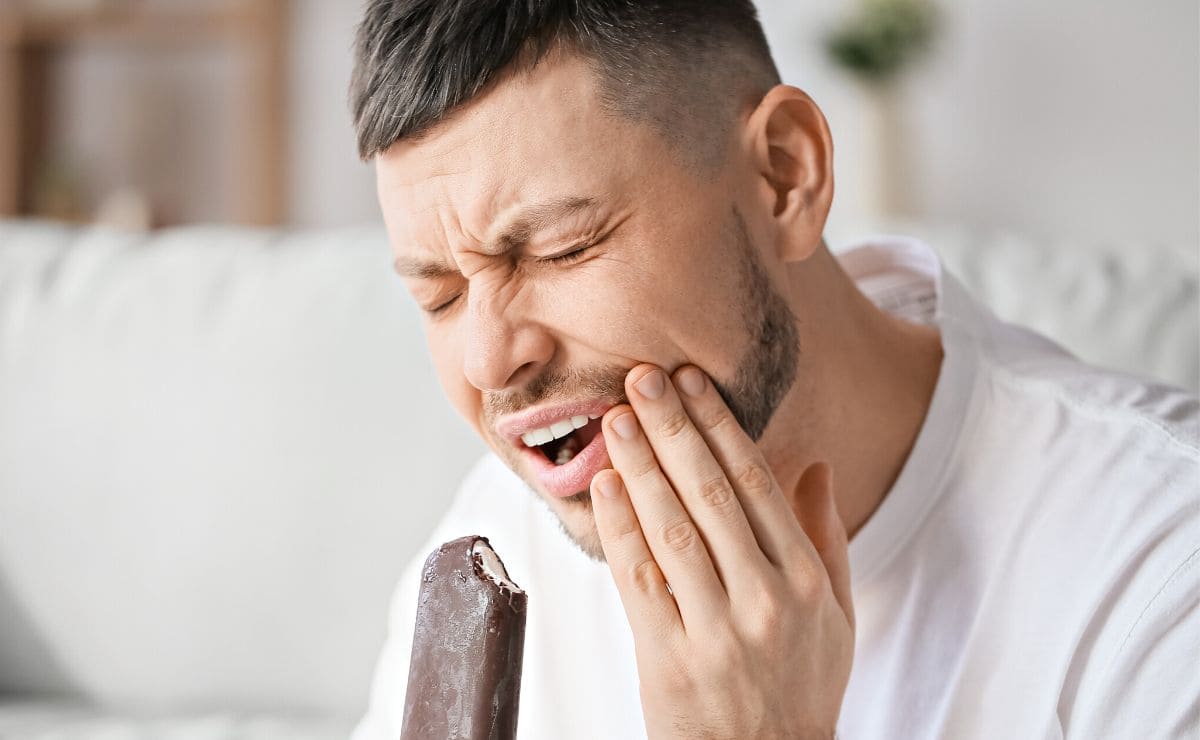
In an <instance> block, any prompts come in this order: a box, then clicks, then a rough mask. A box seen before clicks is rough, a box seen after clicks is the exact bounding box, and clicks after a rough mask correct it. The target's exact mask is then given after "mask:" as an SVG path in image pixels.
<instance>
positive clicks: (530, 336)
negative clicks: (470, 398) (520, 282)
mask: <svg viewBox="0 0 1200 740" xmlns="http://www.w3.org/2000/svg"><path fill="white" fill-rule="evenodd" d="M466 324H467V325H466V333H467V336H466V348H465V350H464V352H463V373H464V374H465V375H466V377H467V380H468V381H469V382H470V383H471V385H473V386H475V387H476V388H478V389H479V390H481V391H503V390H506V389H510V388H512V387H513V386H516V385H521V384H523V383H525V382H526V381H527V380H529V379H530V378H532V377H534V376H536V375H537V373H538V372H540V368H542V367H544V366H545V365H546V364H547V363H548V362H549V361H550V359H551V357H553V355H554V340H553V338H552V337H551V336H550V335H549V333H548V332H547V331H546V329H545V328H544V327H542V326H540V325H539V324H538V323H537V322H533V321H529V320H528V319H525V318H522V317H520V316H517V315H516V314H515V311H513V310H511V308H510V307H509V306H506V305H505V302H504V301H501V300H498V299H497V298H496V297H495V296H488V295H481V294H480V292H479V291H476V292H474V293H470V292H469V293H468V298H467V321H466Z"/></svg>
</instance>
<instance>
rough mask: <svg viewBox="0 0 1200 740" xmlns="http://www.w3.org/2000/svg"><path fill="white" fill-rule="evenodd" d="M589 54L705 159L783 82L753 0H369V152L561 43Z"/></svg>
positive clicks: (692, 155)
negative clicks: (740, 116) (738, 121)
mask: <svg viewBox="0 0 1200 740" xmlns="http://www.w3.org/2000/svg"><path fill="white" fill-rule="evenodd" d="M555 49H562V50H564V51H567V52H570V53H576V54H579V55H580V56H581V57H583V58H584V59H586V60H587V61H588V62H590V63H591V66H592V68H593V70H594V71H595V72H596V73H597V77H598V80H599V82H600V91H601V96H602V102H603V103H604V105H605V106H606V108H608V109H610V110H612V111H613V112H616V113H620V114H623V115H625V116H627V117H630V118H632V119H635V120H640V121H645V122H647V123H649V124H650V125H652V126H654V127H655V128H656V129H657V130H658V131H659V132H660V133H662V134H664V135H665V136H666V138H667V140H668V142H670V143H672V144H674V145H676V149H678V150H679V151H680V152H681V153H684V154H686V155H687V156H688V158H689V159H691V160H693V162H695V161H696V160H699V161H711V159H712V157H713V155H714V154H716V152H717V151H723V144H724V136H725V134H726V133H727V132H728V131H729V127H730V126H731V124H732V122H733V120H734V119H735V118H736V116H737V115H738V113H739V112H740V111H741V110H742V109H743V108H744V107H745V106H746V105H753V104H757V102H758V101H759V100H761V99H762V96H763V95H764V94H765V93H766V92H767V90H769V89H770V88H771V87H773V86H774V85H776V84H778V83H779V72H778V71H777V70H776V68H775V63H774V61H772V59H771V52H770V49H769V48H768V46H767V40H766V37H765V36H764V35H763V30H762V26H761V24H760V23H759V21H758V14H757V12H756V10H755V8H754V4H753V2H751V0H368V2H367V5H366V13H365V16H364V18H363V20H362V22H361V24H360V25H359V27H358V33H357V38H356V40H355V65H354V74H353V77H352V79H351V83H350V107H351V111H352V113H353V115H354V127H355V131H356V134H357V137H358V153H359V156H360V157H362V159H363V160H369V159H371V158H373V157H374V156H375V155H376V154H379V153H381V152H383V151H384V150H386V149H387V148H388V147H390V146H391V145H392V144H394V143H395V142H397V141H400V140H401V139H416V138H419V137H420V136H421V134H423V133H424V132H426V131H428V130H429V129H430V128H431V127H432V126H434V125H435V124H436V123H437V122H438V121H440V120H442V119H444V118H445V117H446V116H448V115H449V114H451V113H452V112H453V111H454V109H455V108H457V107H458V106H460V105H462V104H463V103H466V102H467V101H469V100H470V99H472V98H473V97H475V96H476V95H478V94H479V93H480V92H481V91H483V90H484V89H485V88H486V87H487V85H488V84H489V82H491V81H493V80H495V79H496V78H497V75H498V74H499V73H501V72H502V71H503V70H505V69H506V68H508V67H509V66H510V65H513V66H514V68H522V69H532V68H533V67H534V66H536V65H537V64H538V62H539V61H541V60H542V59H543V58H545V57H546V55H547V54H549V53H550V52H551V51H552V50H555Z"/></svg>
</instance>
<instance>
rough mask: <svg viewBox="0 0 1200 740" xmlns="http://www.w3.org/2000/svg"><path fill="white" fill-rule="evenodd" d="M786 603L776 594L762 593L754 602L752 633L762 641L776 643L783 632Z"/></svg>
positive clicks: (756, 638) (754, 637)
mask: <svg viewBox="0 0 1200 740" xmlns="http://www.w3.org/2000/svg"><path fill="white" fill-rule="evenodd" d="M785 611H786V610H785V609H784V603H783V600H782V599H781V598H780V597H779V596H778V595H776V594H773V593H765V594H762V595H761V596H760V597H759V598H758V599H757V600H756V601H755V604H754V609H753V612H752V614H751V621H750V634H751V636H752V637H753V639H755V640H756V641H758V642H760V643H767V644H771V643H774V642H775V641H776V640H777V639H778V637H779V635H780V633H781V632H782V630H783V628H784V625H785V622H786V615H785Z"/></svg>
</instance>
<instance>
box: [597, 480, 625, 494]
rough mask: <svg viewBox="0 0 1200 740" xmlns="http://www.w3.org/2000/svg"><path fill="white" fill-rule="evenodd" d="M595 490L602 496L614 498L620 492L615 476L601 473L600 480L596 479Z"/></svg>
mask: <svg viewBox="0 0 1200 740" xmlns="http://www.w3.org/2000/svg"><path fill="white" fill-rule="evenodd" d="M596 492H597V493H599V494H600V495H601V496H603V497H604V498H616V497H617V494H618V493H620V492H621V489H620V486H619V485H618V484H617V476H615V475H603V476H601V477H600V480H598V481H596Z"/></svg>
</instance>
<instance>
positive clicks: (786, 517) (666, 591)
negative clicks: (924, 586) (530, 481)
mask: <svg viewBox="0 0 1200 740" xmlns="http://www.w3.org/2000/svg"><path fill="white" fill-rule="evenodd" d="M626 392H627V394H628V397H629V399H630V404H629V405H621V406H618V407H615V408H613V409H611V410H610V411H609V412H608V413H607V414H606V415H605V418H604V423H603V431H604V435H605V442H606V444H607V447H608V454H609V456H610V458H611V459H612V463H613V470H605V471H602V472H601V473H599V474H597V475H596V476H595V478H594V479H593V480H592V499H593V507H594V511H595V516H596V526H597V529H598V532H599V535H600V539H601V542H602V545H603V548H604V553H605V556H606V558H607V560H608V564H609V567H610V569H611V570H612V574H613V578H614V580H615V582H616V585H617V588H618V590H619V592H620V594H621V599H622V602H623V604H624V607H625V613H626V615H627V617H628V619H629V623H630V626H631V628H632V630H633V635H634V644H635V648H636V652H637V661H638V671H639V677H640V680H641V687H642V689H641V690H642V704H643V710H644V713H645V717H646V726H647V731H648V732H649V734H650V736H651V737H655V738H658V737H696V736H721V737H754V736H785V737H808V736H811V737H830V736H832V734H833V729H834V727H835V726H836V723H837V717H838V712H839V710H840V706H841V701H842V696H843V694H844V693H845V688H846V683H847V681H848V680H849V674H850V660H851V657H852V655H853V644H854V628H853V608H852V605H851V602H850V588H849V565H848V560H847V553H846V535H845V531H844V530H843V529H842V525H841V521H840V519H838V517H837V512H836V509H835V507H834V503H833V495H832V489H831V486H830V471H829V468H828V466H826V465H823V464H818V465H814V466H812V467H810V468H809V469H808V470H807V471H805V473H804V475H803V476H802V477H801V480H800V483H799V487H798V490H797V491H796V495H797V497H798V499H799V500H800V501H801V502H803V505H800V506H797V508H796V510H795V511H796V512H802V515H803V516H805V517H806V518H807V519H808V520H809V521H805V522H803V525H804V526H803V527H802V526H801V522H800V521H798V520H797V513H794V511H793V509H792V506H791V504H790V502H789V501H788V500H787V499H786V498H785V496H784V495H783V493H782V492H781V491H780V490H779V486H778V484H777V483H776V481H775V478H774V475H773V474H772V473H771V470H770V468H769V467H768V466H767V464H766V461H765V460H764V459H763V457H762V455H761V453H760V452H759V450H758V447H757V446H756V445H755V444H754V442H753V441H752V440H751V439H750V438H749V437H748V436H747V435H746V434H745V432H744V431H743V430H742V429H741V427H740V426H739V425H738V423H737V421H736V420H735V419H734V417H733V416H732V414H731V413H730V412H729V409H728V408H727V407H726V406H725V404H724V402H723V401H722V400H721V397H720V395H719V394H718V393H717V392H716V389H715V388H714V387H713V385H712V383H711V382H710V381H708V379H707V378H706V377H705V376H704V375H703V373H701V372H700V371H699V370H698V369H697V368H694V367H690V366H687V367H683V368H681V369H679V370H678V371H676V373H675V375H674V377H673V378H668V377H667V375H666V373H664V372H663V371H662V370H661V369H659V368H657V367H654V366H651V365H641V366H639V367H636V368H634V369H633V370H632V371H630V373H629V376H628V377H627V379H626ZM806 532H807V534H806Z"/></svg>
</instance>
